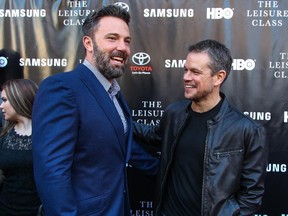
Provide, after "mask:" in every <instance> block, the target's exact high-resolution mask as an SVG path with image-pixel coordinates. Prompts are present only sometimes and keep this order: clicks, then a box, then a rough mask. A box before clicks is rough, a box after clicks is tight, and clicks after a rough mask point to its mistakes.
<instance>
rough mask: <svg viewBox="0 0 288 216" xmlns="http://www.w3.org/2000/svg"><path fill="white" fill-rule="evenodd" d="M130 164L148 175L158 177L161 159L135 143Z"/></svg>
mask: <svg viewBox="0 0 288 216" xmlns="http://www.w3.org/2000/svg"><path fill="white" fill-rule="evenodd" d="M129 164H130V165H132V166H133V167H135V168H137V169H139V170H141V171H143V172H144V173H145V174H148V175H156V174H157V172H158V168H159V158H158V157H156V156H153V155H152V154H150V153H149V152H147V151H146V150H145V149H144V148H142V146H140V145H139V144H138V143H136V142H135V141H133V144H132V151H131V157H130V160H129Z"/></svg>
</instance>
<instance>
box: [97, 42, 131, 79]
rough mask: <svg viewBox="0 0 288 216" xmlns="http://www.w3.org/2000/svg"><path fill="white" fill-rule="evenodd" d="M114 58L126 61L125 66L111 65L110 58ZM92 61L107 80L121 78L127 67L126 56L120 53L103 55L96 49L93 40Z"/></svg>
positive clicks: (103, 53)
mask: <svg viewBox="0 0 288 216" xmlns="http://www.w3.org/2000/svg"><path fill="white" fill-rule="evenodd" d="M115 56H118V57H121V58H123V59H125V61H126V63H125V65H124V66H121V67H120V66H113V65H111V64H110V58H111V57H115ZM93 59H94V63H95V65H96V67H97V69H98V71H99V72H100V73H101V74H102V75H103V76H104V77H105V78H106V79H107V80H111V79H114V78H118V77H121V76H122V75H123V74H124V72H125V66H126V65H127V54H126V53H124V52H122V51H115V52H112V53H105V52H103V51H101V50H100V49H99V48H98V46H97V44H96V42H95V41H94V40H93Z"/></svg>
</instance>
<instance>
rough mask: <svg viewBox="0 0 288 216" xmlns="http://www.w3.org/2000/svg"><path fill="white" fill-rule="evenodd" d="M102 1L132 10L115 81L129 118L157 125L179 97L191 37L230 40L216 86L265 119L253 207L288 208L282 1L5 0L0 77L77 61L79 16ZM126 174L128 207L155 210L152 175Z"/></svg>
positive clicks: (285, 5) (0, 7)
mask: <svg viewBox="0 0 288 216" xmlns="http://www.w3.org/2000/svg"><path fill="white" fill-rule="evenodd" d="M108 4H119V5H122V6H123V7H125V8H126V9H127V10H129V12H130V14H131V16H132V20H131V24H130V29H131V35H132V44H131V47H132V49H131V51H132V55H131V58H130V63H129V66H128V68H127V71H126V74H125V75H124V76H123V77H121V78H120V79H119V80H118V81H119V83H120V85H121V90H122V92H123V94H124V95H125V97H126V99H127V101H128V103H129V105H130V106H131V109H132V112H133V118H134V120H135V121H139V122H143V123H145V124H157V123H158V122H159V119H160V117H161V115H162V114H163V110H164V108H165V107H166V106H167V105H168V104H169V103H171V102H173V101H175V100H178V99H182V98H183V87H182V74H183V64H184V60H185V58H186V54H187V47H188V45H190V44H193V43H195V42H198V41H200V40H203V39H207V38H210V39H216V40H219V41H220V42H222V43H224V44H226V45H227V46H228V47H229V48H230V49H231V51H232V55H233V59H234V61H233V71H232V72H231V74H230V77H229V78H228V80H227V81H226V83H225V84H224V86H223V89H222V90H223V91H224V92H225V93H226V95H227V97H228V98H229V100H230V101H231V102H232V103H233V104H234V105H236V106H237V107H238V108H239V109H240V110H241V111H242V112H243V113H245V114H246V115H248V116H250V117H251V118H253V119H254V120H255V121H258V122H260V123H261V124H263V125H264V126H265V127H266V129H267V131H268V135H269V140H270V159H269V165H268V167H267V171H268V174H267V179H266V191H265V196H264V200H263V206H262V208H261V210H260V211H259V214H257V215H258V216H260V215H262V216H264V215H273V216H274V215H276V216H277V215H279V216H284V215H285V216H286V215H288V205H287V202H288V201H287V200H288V196H287V194H288V186H287V182H288V177H287V163H288V157H287V151H288V145H287V138H286V137H287V133H288V131H287V127H288V126H287V122H288V95H287V92H288V87H287V82H288V81H287V78H288V43H287V35H288V34H287V33H288V19H287V17H288V1H287V0H276V1H260V0H259V1H257V0H241V1H240V0H217V1H215V0H201V1H197V0H190V1H187V0H157V1H151V0H122V1H115V0H103V1H100V0H99V1H97V0H93V1H92V0H91V1H88V0H86V1H84V0H83V1H68V0H62V1H61V0H26V1H23V0H13V1H11V0H2V1H0V30H1V32H2V36H1V37H0V49H1V50H0V78H1V79H2V80H1V82H2V81H3V79H8V78H9V75H10V74H11V73H14V74H19V73H22V72H23V73H24V77H25V78H29V79H32V80H34V81H35V82H37V83H40V82H41V81H42V80H43V79H44V78H45V77H47V76H49V75H52V74H55V73H58V72H61V71H69V70H71V69H73V68H74V67H75V65H76V64H78V63H79V62H81V61H82V60H83V56H84V49H83V47H82V43H81V25H82V22H83V20H84V19H85V17H86V16H87V14H89V13H90V12H91V11H93V10H95V9H97V8H100V7H102V6H103V5H108ZM11 67H12V68H13V69H11ZM150 150H152V151H155V152H157V151H158V150H157V148H155V149H150ZM129 180H130V193H131V202H132V210H131V212H132V214H133V215H134V216H138V215H139V216H140V215H141V216H142V215H145V216H149V215H153V214H154V211H153V207H154V206H153V204H154V203H153V200H152V194H153V191H154V179H153V178H151V177H147V176H145V175H143V174H142V173H139V172H138V171H136V170H134V169H133V168H129Z"/></svg>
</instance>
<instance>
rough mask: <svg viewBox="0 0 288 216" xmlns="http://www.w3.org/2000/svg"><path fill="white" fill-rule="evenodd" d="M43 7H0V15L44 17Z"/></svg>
mask: <svg viewBox="0 0 288 216" xmlns="http://www.w3.org/2000/svg"><path fill="white" fill-rule="evenodd" d="M45 16H46V10H44V9H40V10H39V9H11V10H4V9H0V17H45Z"/></svg>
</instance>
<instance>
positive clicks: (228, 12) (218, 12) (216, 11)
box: [207, 8, 233, 19]
mask: <svg viewBox="0 0 288 216" xmlns="http://www.w3.org/2000/svg"><path fill="white" fill-rule="evenodd" d="M232 17H233V10H232V9H231V8H224V9H223V8H207V19H222V18H225V19H231V18H232Z"/></svg>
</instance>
